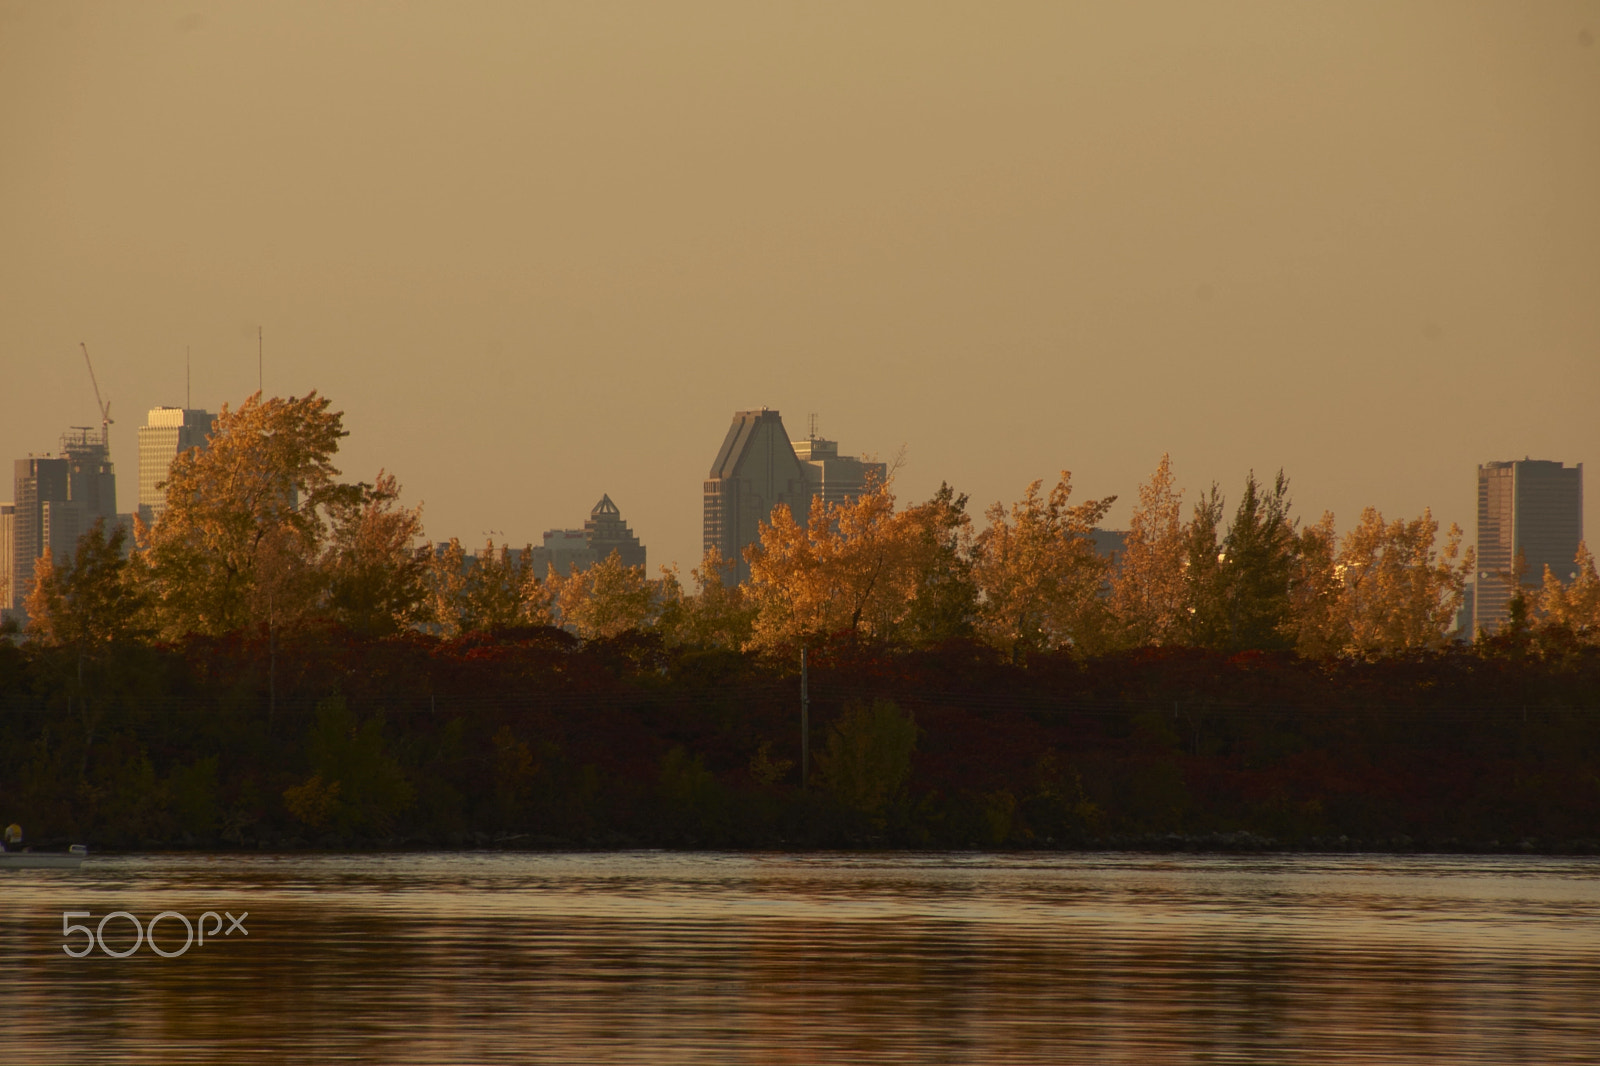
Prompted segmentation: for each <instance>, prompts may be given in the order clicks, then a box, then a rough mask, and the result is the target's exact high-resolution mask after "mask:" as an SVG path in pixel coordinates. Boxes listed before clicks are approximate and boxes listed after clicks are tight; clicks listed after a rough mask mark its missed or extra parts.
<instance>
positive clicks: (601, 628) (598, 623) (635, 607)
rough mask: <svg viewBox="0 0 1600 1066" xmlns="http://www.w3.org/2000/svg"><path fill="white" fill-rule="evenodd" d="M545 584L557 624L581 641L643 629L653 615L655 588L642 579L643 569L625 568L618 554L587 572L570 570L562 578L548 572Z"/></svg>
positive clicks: (553, 572) (614, 553)
mask: <svg viewBox="0 0 1600 1066" xmlns="http://www.w3.org/2000/svg"><path fill="white" fill-rule="evenodd" d="M546 581H547V583H548V584H549V585H550V588H551V597H552V601H553V602H554V603H555V605H556V606H557V607H558V608H559V609H560V612H561V616H560V617H561V624H562V625H565V626H571V627H572V628H573V630H574V631H576V632H577V634H578V636H580V637H582V638H584V639H585V640H592V639H594V638H596V637H615V636H618V635H620V634H622V633H626V632H629V631H630V630H635V629H645V628H647V627H648V626H649V625H650V623H651V621H652V620H653V617H654V615H655V610H656V600H657V590H656V586H655V585H654V584H653V583H652V582H651V581H650V580H649V579H648V578H646V577H645V573H644V567H642V566H628V565H627V564H625V563H624V562H623V561H622V555H621V553H620V552H616V551H613V552H612V553H611V554H610V555H608V556H606V557H605V558H604V559H602V560H600V561H599V562H598V563H595V564H594V565H593V566H591V567H589V568H588V569H587V570H579V569H577V568H576V567H574V568H573V569H572V571H571V572H570V573H569V574H568V575H567V576H566V577H561V576H559V575H557V574H556V572H555V570H554V569H551V571H550V576H549V577H548V578H547V579H546Z"/></svg>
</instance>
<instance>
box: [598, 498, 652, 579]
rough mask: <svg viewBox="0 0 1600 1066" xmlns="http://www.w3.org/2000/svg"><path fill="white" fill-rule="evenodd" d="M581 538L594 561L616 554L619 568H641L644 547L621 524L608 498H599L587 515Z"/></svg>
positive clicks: (616, 510) (629, 530) (620, 514)
mask: <svg viewBox="0 0 1600 1066" xmlns="http://www.w3.org/2000/svg"><path fill="white" fill-rule="evenodd" d="M583 534H584V540H585V541H587V542H588V545H589V548H590V550H592V551H593V552H594V557H595V560H596V561H599V560H601V559H607V558H610V556H611V553H612V552H616V553H617V554H618V555H619V556H621V558H622V565H623V566H643V565H644V545H643V544H640V543H639V538H638V537H637V536H635V535H634V532H633V530H631V529H629V528H628V523H626V522H624V521H623V520H622V512H621V511H619V510H618V509H617V505H616V504H614V503H612V502H611V497H610V496H607V495H604V494H602V495H601V496H600V502H599V503H597V504H595V505H594V507H593V508H592V509H591V510H590V511H589V520H588V521H587V522H585V523H584V524H583Z"/></svg>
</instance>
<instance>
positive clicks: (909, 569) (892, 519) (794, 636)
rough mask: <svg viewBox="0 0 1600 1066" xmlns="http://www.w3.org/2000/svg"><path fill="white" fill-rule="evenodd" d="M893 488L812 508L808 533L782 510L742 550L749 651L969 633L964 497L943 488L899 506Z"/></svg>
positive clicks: (882, 486) (971, 596)
mask: <svg viewBox="0 0 1600 1066" xmlns="http://www.w3.org/2000/svg"><path fill="white" fill-rule="evenodd" d="M894 502H895V500H894V494H893V493H892V492H891V491H890V485H889V483H888V482H882V483H878V484H873V485H869V486H868V487H867V489H866V490H865V491H864V492H862V493H861V494H860V495H858V496H853V497H850V498H848V499H846V500H844V501H843V502H835V503H828V502H825V501H824V500H823V499H822V498H821V497H816V498H814V499H813V500H812V502H811V513H810V516H809V519H808V521H807V524H806V526H805V528H803V529H802V528H801V527H800V525H799V524H798V523H797V522H795V521H794V518H793V517H792V516H791V515H790V513H789V511H788V509H787V508H785V507H779V508H777V509H775V510H774V511H773V514H772V521H771V522H770V523H767V524H764V525H763V526H762V527H761V540H760V542H759V543H758V544H755V545H752V546H751V547H750V548H749V549H748V550H747V552H746V558H747V559H748V560H749V563H750V580H749V581H748V582H746V584H745V585H744V586H743V592H744V596H745V598H746V601H747V602H748V603H749V604H750V607H751V610H752V611H753V615H754V617H753V621H752V624H751V635H750V640H749V643H748V646H749V647H751V648H759V649H763V650H768V651H773V650H779V649H785V648H792V647H794V646H795V645H798V644H802V643H815V642H818V641H821V640H824V639H828V638H842V639H846V640H870V641H879V642H915V643H932V642H936V641H938V640H941V639H944V638H946V637H949V636H955V635H960V634H961V633H962V632H964V631H965V629H967V628H970V619H971V614H972V610H973V603H974V602H975V599H976V596H975V593H974V592H973V591H972V582H971V577H970V572H969V565H968V561H967V558H966V546H967V543H968V541H969V540H970V534H969V527H968V523H967V518H966V515H965V513H964V508H965V506H966V497H964V496H963V497H959V498H957V497H956V496H955V495H954V493H953V492H952V491H951V490H950V488H949V486H948V485H946V486H943V487H941V489H940V490H939V492H938V493H937V494H935V496H934V497H933V498H932V499H930V500H928V501H927V502H925V503H920V504H916V505H915V506H912V507H909V508H907V509H905V510H903V511H896V510H895V509H894Z"/></svg>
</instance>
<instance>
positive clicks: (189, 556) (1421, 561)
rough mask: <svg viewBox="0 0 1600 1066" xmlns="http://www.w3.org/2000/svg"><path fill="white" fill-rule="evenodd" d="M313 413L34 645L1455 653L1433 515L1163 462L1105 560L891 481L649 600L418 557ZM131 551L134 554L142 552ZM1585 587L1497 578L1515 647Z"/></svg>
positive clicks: (1032, 494) (640, 588) (1068, 493)
mask: <svg viewBox="0 0 1600 1066" xmlns="http://www.w3.org/2000/svg"><path fill="white" fill-rule="evenodd" d="M330 407H331V405H330V403H329V401H328V400H327V399H326V398H325V397H320V396H318V395H317V394H315V393H312V394H311V395H309V396H306V397H301V398H294V397H290V398H288V399H282V398H272V399H265V398H263V397H262V396H260V395H259V394H257V395H256V396H252V397H250V398H249V399H248V400H246V401H245V402H244V403H243V404H241V405H240V406H239V407H238V408H237V409H231V410H230V409H229V408H228V407H227V406H224V407H223V410H222V412H221V413H220V414H219V415H218V416H217V419H216V422H215V425H214V427H213V430H212V433H211V436H210V441H209V447H207V448H205V449H194V450H190V451H188V452H186V453H184V454H182V455H180V456H178V457H177V459H176V460H175V462H174V463H173V464H172V467H171V470H170V473H169V475H168V480H167V483H166V507H165V510H164V511H163V512H162V513H161V515H160V516H159V518H158V519H157V520H156V521H155V523H154V524H153V525H152V526H148V527H147V526H145V525H144V524H143V523H140V522H137V521H136V523H135V527H134V530H133V533H132V541H133V543H132V544H131V545H129V544H128V543H127V540H128V535H127V534H126V533H124V532H123V531H121V530H114V531H111V532H109V533H108V532H107V531H106V530H105V528H104V527H97V528H96V529H94V530H92V531H90V532H89V533H87V534H86V535H85V536H84V537H83V538H82V539H81V540H80V542H79V544H78V546H77V550H76V552H75V555H74V557H73V558H72V559H70V560H59V561H58V560H55V559H53V558H52V557H51V556H50V555H49V554H48V553H47V554H46V556H45V557H44V558H43V559H41V560H40V561H39V563H38V564H37V566H36V568H35V572H36V579H35V584H34V587H33V589H32V592H31V594H30V595H29V596H28V598H27V600H26V606H27V612H28V617H29V631H30V636H31V637H32V638H33V639H35V640H38V641H40V642H43V643H45V644H50V645H73V646H81V647H84V648H92V647H95V646H97V645H101V644H104V643H108V642H115V641H136V642H151V641H158V642H168V643H170V642H175V641H181V640H184V639H187V638H189V637H192V636H205V637H216V636H222V635H225V634H229V633H234V632H244V631H256V630H266V631H269V632H283V631H291V630H294V629H297V628H303V627H305V626H309V625H323V626H327V625H331V626H335V627H338V628H341V629H344V630H347V631H349V632H351V633H354V634H357V635H360V636H364V637H384V636H389V635H393V634H396V633H401V632H406V631H421V632H430V633H435V634H438V635H441V636H444V637H457V636H460V635H462V634H465V633H471V632H475V631H495V630H504V629H507V628H515V627H526V626H549V625H557V626H560V627H562V628H564V629H566V630H567V631H569V632H571V633H574V634H576V635H577V636H579V637H580V638H583V639H594V638H610V637H614V636H617V635H618V634H621V633H626V632H630V631H639V632H648V633H655V634H658V635H660V636H661V637H662V639H663V640H665V641H666V642H667V643H669V644H672V645H681V646H690V647H715V648H726V649H732V650H737V651H742V652H750V653H762V654H767V653H774V654H789V653H792V652H793V651H794V650H795V649H797V648H798V647H799V646H801V645H808V644H809V645H813V646H814V645H817V644H820V643H823V642H827V641H837V640H847V641H864V642H868V643H875V644H880V645H886V646H895V647H913V648H914V647H936V646H938V645H940V644H941V643H944V642H947V641H951V640H977V641H980V642H982V643H984V644H986V645H988V646H990V647H993V648H995V649H998V650H999V651H1000V652H1002V653H1003V654H1005V655H1006V656H1009V657H1010V658H1011V659H1013V660H1014V661H1018V662H1022V661H1025V660H1026V659H1027V657H1028V656H1030V655H1036V654H1039V653H1043V652H1054V651H1057V650H1062V649H1066V650H1069V651H1071V652H1072V653H1073V654H1077V655H1083V656H1094V655H1102V654H1107V653H1111V652H1115V651H1120V650H1126V649H1130V648H1140V647H1168V646H1183V647H1195V648H1205V649H1211V650H1218V651H1243V650H1269V651H1277V650H1292V651H1295V652H1297V653H1298V654H1300V655H1302V656H1305V657H1309V658H1318V659H1321V658H1333V657H1346V658H1373V657H1381V656H1390V655H1404V654H1412V653H1417V652H1422V651H1427V650H1437V649H1440V648H1442V647H1444V646H1445V645H1446V644H1447V643H1449V642H1450V641H1451V640H1452V639H1455V638H1456V636H1457V634H1455V633H1454V623H1455V618H1456V614H1457V612H1458V610H1459V608H1460V605H1461V603H1462V598H1463V593H1464V589H1465V586H1466V583H1467V581H1468V579H1469V577H1470V576H1471V574H1472V571H1473V568H1474V558H1473V552H1472V549H1471V548H1463V545H1462V534H1461V531H1460V529H1459V528H1457V527H1455V526H1451V527H1450V529H1449V530H1448V531H1446V533H1445V535H1444V537H1443V539H1442V541H1441V538H1440V535H1439V525H1438V523H1437V522H1436V521H1435V520H1434V519H1433V517H1432V515H1431V513H1430V512H1428V511H1426V510H1425V511H1424V512H1423V513H1422V514H1421V515H1420V516H1418V517H1416V518H1410V519H1394V520H1387V519H1385V518H1384V516H1383V515H1382V514H1380V513H1379V512H1378V511H1377V510H1375V509H1373V508H1367V509H1366V510H1364V511H1363V512H1362V514H1361V515H1360V518H1359V520H1358V521H1357V524H1356V526H1355V527H1354V528H1353V529H1351V530H1350V531H1348V532H1347V533H1345V534H1343V535H1342V536H1340V535H1339V534H1337V532H1336V530H1335V526H1334V516H1333V515H1332V514H1331V513H1328V514H1324V515H1323V516H1322V517H1321V518H1320V519H1319V520H1318V521H1317V522H1315V523H1312V524H1309V525H1304V526H1302V525H1301V524H1300V523H1299V522H1298V521H1297V520H1296V518H1295V517H1294V515H1293V513H1292V505H1291V499H1290V496H1289V488H1288V481H1287V479H1286V478H1285V477H1284V475H1283V474H1282V473H1281V472H1280V473H1279V474H1278V475H1277V477H1276V478H1275V479H1274V480H1273V481H1272V482H1271V483H1270V484H1268V483H1264V482H1260V481H1258V480H1257V478H1256V477H1255V475H1254V474H1253V473H1252V474H1251V475H1250V476H1249V477H1248V478H1247V479H1246V481H1245V484H1244V486H1243V490H1242V491H1241V493H1240V494H1239V498H1238V502H1237V504H1236V506H1235V507H1234V510H1233V513H1232V515H1231V518H1228V519H1227V520H1226V521H1225V515H1226V509H1225V502H1224V499H1223V497H1222V494H1221V492H1220V490H1219V488H1218V486H1216V485H1213V486H1211V488H1210V489H1209V490H1208V491H1207V492H1206V493H1204V494H1202V495H1201V496H1199V498H1197V499H1195V500H1193V501H1192V502H1191V503H1189V504H1188V506H1187V507H1186V506H1185V501H1184V499H1183V496H1184V493H1183V491H1182V490H1180V489H1179V488H1178V487H1177V484H1176V479H1175V475H1174V473H1173V469H1172V463H1171V460H1170V458H1169V457H1168V456H1163V457H1162V458H1161V461H1160V463H1159V465H1158V466H1157V468H1156V470H1155V471H1154V473H1153V474H1152V475H1151V477H1150V479H1149V481H1148V482H1147V483H1146V484H1144V485H1143V486H1141V487H1140V489H1139V493H1138V503H1137V505H1136V507H1135V508H1134V510H1133V514H1132V518H1131V520H1130V523H1129V529H1128V531H1127V534H1126V542H1125V546H1124V548H1123V550H1122V551H1121V553H1120V554H1119V556H1118V557H1117V558H1115V559H1111V558H1108V557H1106V556H1105V555H1102V554H1100V553H1099V552H1097V551H1096V549H1095V543H1094V540H1093V533H1094V531H1095V529H1096V527H1097V526H1098V524H1099V523H1100V522H1101V521H1102V520H1103V519H1104V517H1105V515H1106V513H1107V512H1108V511H1109V509H1110V507H1111V505H1112V503H1113V502H1114V500H1115V497H1107V498H1104V499H1098V500H1093V499H1091V500H1085V501H1082V502H1074V501H1073V499H1072V479H1071V475H1070V474H1069V473H1067V472H1062V473H1061V475H1060V477H1059V479H1058V480H1057V481H1056V483H1055V484H1054V485H1053V486H1051V487H1049V488H1048V489H1046V487H1045V484H1044V482H1042V481H1036V482H1034V483H1033V484H1031V485H1029V486H1028V487H1027V488H1026V490H1025V491H1024V492H1023V494H1022V496H1021V497H1020V498H1019V499H1018V500H1016V501H1015V502H1014V503H1012V504H1011V505H1010V506H1009V507H1008V506H1005V505H1002V504H1000V503H996V504H994V505H993V506H992V507H990V508H989V509H988V510H987V511H986V512H985V513H984V515H983V516H982V519H981V520H980V521H974V519H973V517H972V516H971V515H970V514H969V513H968V502H969V501H968V497H967V496H966V495H964V494H958V493H957V492H956V491H955V490H954V489H952V488H951V487H950V486H949V485H947V484H946V485H943V486H941V487H940V489H939V491H938V492H936V493H935V494H934V495H933V496H932V497H931V498H930V499H928V500H926V501H923V502H920V503H915V504H911V505H909V506H904V507H901V506H897V500H896V498H895V496H894V492H893V484H892V482H883V483H878V484H874V485H870V486H869V487H868V488H867V490H866V491H864V492H863V493H861V494H860V495H859V496H856V497H854V498H853V499H850V500H847V501H845V502H843V503H827V502H824V501H823V500H822V499H821V498H820V497H818V498H816V499H814V500H813V502H812V505H811V510H810V513H809V514H808V515H806V516H805V518H806V520H805V521H804V522H803V523H802V522H800V521H798V520H797V518H796V516H795V515H793V514H791V513H790V512H789V510H788V509H787V508H786V507H783V506H780V507H778V508H777V509H776V510H775V511H774V512H773V513H772V515H771V519H770V521H769V522H767V523H764V524H763V525H762V527H761V531H760V539H759V542H758V543H756V544H753V545H751V547H750V548H749V549H748V550H747V560H748V563H749V570H750V577H749V579H748V580H746V581H745V582H743V583H738V584H734V583H730V581H729V580H728V575H729V573H730V572H731V567H729V566H728V565H727V562H728V561H727V560H723V559H720V558H719V557H718V556H717V555H716V553H715V552H714V551H713V552H711V553H708V555H707V556H706V557H705V558H704V559H703V560H702V561H701V563H700V565H699V566H697V567H695V568H693V569H692V570H691V571H690V584H691V586H692V588H686V587H685V585H684V582H683V581H682V579H681V575H680V574H679V572H678V570H677V568H676V566H673V567H663V568H661V569H660V572H659V573H658V575H656V576H655V577H650V576H649V575H647V574H646V572H645V570H644V568H643V567H628V566H624V565H623V564H622V563H621V561H620V559H619V558H618V557H617V556H615V555H613V556H612V557H610V558H607V559H604V560H601V561H600V562H598V563H597V564H595V565H593V566H591V567H590V568H588V569H586V570H582V571H579V570H576V569H575V568H574V569H573V570H571V571H569V572H568V573H566V574H560V573H557V572H556V571H555V570H554V569H553V568H552V569H548V570H547V571H546V572H545V573H542V574H540V573H536V572H534V569H533V565H532V554H533V553H532V551H531V547H532V546H531V545H529V546H527V547H525V548H524V549H523V550H522V551H521V552H514V551H512V550H511V548H510V545H509V544H500V545H498V546H497V545H496V544H495V543H494V542H493V541H492V540H491V541H490V542H488V543H487V544H485V545H484V547H483V548H482V549H481V550H480V551H478V552H477V553H476V554H475V555H472V556H469V555H468V553H467V551H466V550H465V548H464V547H463V545H462V544H461V543H460V542H459V541H458V540H456V539H454V538H452V539H451V540H450V541H448V542H447V543H444V544H440V545H433V544H429V543H424V538H423V526H422V515H421V509H420V508H406V507H402V506H401V505H400V504H399V495H400V489H399V485H398V483H397V482H396V480H395V478H394V477H393V476H392V475H389V474H387V473H383V472H380V473H379V475H378V476H377V478H376V479H375V480H374V481H373V482H372V483H365V482H357V483H348V482H344V481H341V480H340V477H341V475H340V471H339V470H338V469H337V468H336V467H335V466H334V458H335V456H336V454H337V451H338V447H339V442H340V440H341V439H342V438H343V437H344V436H345V435H346V432H345V430H344V429H343V425H342V418H341V415H340V413H339V412H336V411H333V410H331V409H330ZM130 547H131V549H132V550H131V551H129V550H128V549H129V548H130ZM1576 562H1577V571H1578V576H1577V579H1576V580H1575V581H1573V582H1569V583H1562V582H1560V581H1558V580H1556V579H1555V578H1554V577H1553V576H1552V575H1551V574H1549V573H1548V572H1546V574H1545V575H1544V580H1543V583H1542V585H1538V586H1525V585H1524V584H1523V582H1522V575H1521V574H1515V575H1498V576H1497V577H1496V578H1491V579H1490V580H1504V581H1507V582H1509V583H1511V584H1512V585H1513V587H1514V588H1515V591H1516V595H1515V596H1514V598H1513V602H1512V607H1511V620H1510V623H1509V624H1508V626H1507V627H1506V628H1507V631H1508V632H1509V633H1511V634H1513V635H1521V636H1524V637H1528V638H1533V637H1537V638H1538V639H1539V640H1540V641H1542V642H1543V643H1546V644H1550V643H1554V644H1562V643H1571V644H1578V645H1585V644H1587V645H1593V644H1595V643H1597V642H1600V579H1597V577H1596V571H1595V564H1594V559H1593V557H1592V555H1591V554H1590V553H1589V552H1588V550H1587V548H1586V547H1584V546H1581V545H1580V547H1579V552H1578V557H1577V560H1576Z"/></svg>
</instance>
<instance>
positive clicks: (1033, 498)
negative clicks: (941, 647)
mask: <svg viewBox="0 0 1600 1066" xmlns="http://www.w3.org/2000/svg"><path fill="white" fill-rule="evenodd" d="M1043 484H1044V483H1043V482H1042V481H1035V482H1034V483H1033V484H1031V485H1029V486H1028V489H1027V491H1026V492H1025V493H1024V494H1023V496H1022V499H1020V500H1018V501H1017V502H1016V503H1014V504H1012V505H1011V508H1010V510H1009V512H1008V511H1007V509H1006V508H1005V507H1004V506H1003V505H1002V504H999V503H996V504H994V506H992V507H990V508H989V510H988V512H987V515H986V517H987V518H988V520H989V524H988V526H987V527H986V528H985V529H984V530H983V531H982V532H981V533H979V534H978V536H977V539H976V541H975V543H974V545H973V568H972V571H973V577H974V579H975V580H976V582H977V587H978V591H979V594H980V596H981V597H982V598H981V600H980V602H979V604H978V626H979V630H980V633H981V635H982V636H983V637H984V638H985V639H986V640H988V641H989V642H990V643H991V644H993V645H994V646H995V647H997V648H1000V649H1001V650H1003V651H1005V652H1007V653H1009V654H1010V655H1011V656H1012V657H1013V658H1017V659H1020V658H1021V657H1022V656H1023V655H1025V654H1026V653H1027V652H1029V651H1033V650H1038V649H1048V648H1054V647H1057V646H1060V645H1071V646H1073V647H1076V648H1078V649H1079V650H1081V651H1085V652H1092V651H1095V650H1098V647H1099V645H1100V643H1101V641H1102V639H1103V634H1104V612H1105V607H1104V604H1103V602H1102V601H1101V598H1100V589H1101V586H1102V584H1103V582H1104V581H1105V578H1106V570H1107V564H1106V561H1105V560H1104V559H1102V558H1101V557H1100V556H1099V555H1098V554H1097V553H1096V552H1095V549H1094V542H1093V540H1092V539H1091V538H1090V533H1091V532H1092V531H1093V529H1094V527H1095V526H1096V525H1097V524H1098V523H1099V521H1100V520H1101V519H1102V518H1104V517H1105V514H1106V512H1107V511H1108V510H1110V508H1111V504H1112V502H1113V501H1114V500H1115V499H1116V497H1115V496H1108V497H1106V498H1105V499H1102V500H1088V501H1086V502H1084V503H1081V504H1077V505H1075V506H1069V505H1068V500H1069V499H1070V498H1071V495H1072V475H1071V474H1070V473H1068V472H1067V471H1064V470H1063V471H1062V472H1061V478H1060V480H1059V481H1058V482H1057V483H1056V486H1055V487H1054V488H1053V489H1051V490H1050V493H1049V495H1048V496H1042V495H1041V492H1040V490H1041V488H1042V487H1043Z"/></svg>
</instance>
